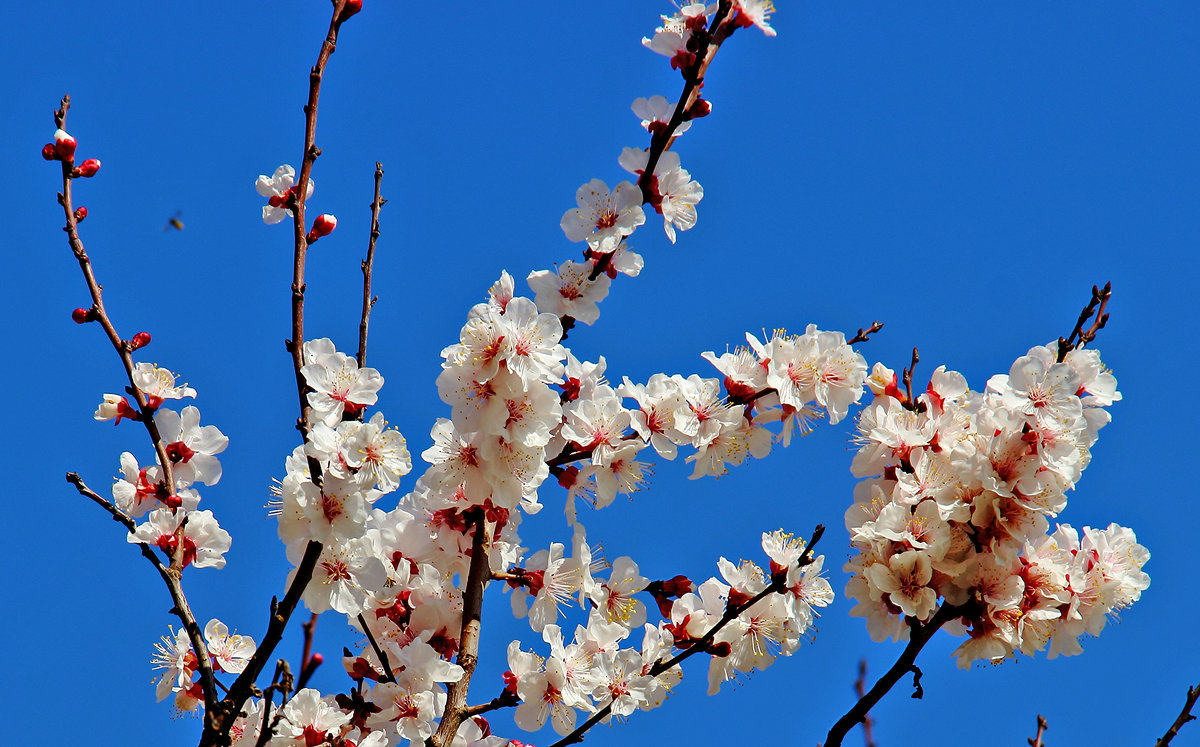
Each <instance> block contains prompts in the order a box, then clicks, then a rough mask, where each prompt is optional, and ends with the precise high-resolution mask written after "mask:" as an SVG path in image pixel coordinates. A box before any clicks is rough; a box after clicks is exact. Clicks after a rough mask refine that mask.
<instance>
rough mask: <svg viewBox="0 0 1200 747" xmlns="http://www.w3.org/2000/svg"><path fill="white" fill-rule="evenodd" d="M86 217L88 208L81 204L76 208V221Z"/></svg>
mask: <svg viewBox="0 0 1200 747" xmlns="http://www.w3.org/2000/svg"><path fill="white" fill-rule="evenodd" d="M86 217H87V208H85V207H84V206H83V205H80V206H79V207H77V208H75V222H76V223H78V222H79V221H81V220H83V219H84V218H86Z"/></svg>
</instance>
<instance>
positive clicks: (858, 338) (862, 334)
mask: <svg viewBox="0 0 1200 747" xmlns="http://www.w3.org/2000/svg"><path fill="white" fill-rule="evenodd" d="M881 329H883V322H881V321H878V320H876V321H875V322H873V323H872V324H871V326H870V327H867V328H866V329H865V330H864V329H863V328H862V327H859V328H858V334H856V335H855V336H854V337H851V338H850V339H849V340H846V344H847V345H853V344H855V343H858V342H866V341H867V340H868V339H870V337H871V335H873V334H875V333H876V332H878V331H879V330H881Z"/></svg>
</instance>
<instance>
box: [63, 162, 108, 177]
mask: <svg viewBox="0 0 1200 747" xmlns="http://www.w3.org/2000/svg"><path fill="white" fill-rule="evenodd" d="M63 160H64V161H65V160H69V159H65V158H64V159H63ZM99 170H100V159H99V158H89V159H88V160H86V161H84V162H83V163H81V164H79V166H78V167H77V168H76V169H75V176H83V177H88V176H95V175H96V172H97V171H99Z"/></svg>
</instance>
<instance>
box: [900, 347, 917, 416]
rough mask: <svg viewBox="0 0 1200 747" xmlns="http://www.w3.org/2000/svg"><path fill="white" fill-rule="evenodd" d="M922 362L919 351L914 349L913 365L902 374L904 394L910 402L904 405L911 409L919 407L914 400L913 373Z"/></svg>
mask: <svg viewBox="0 0 1200 747" xmlns="http://www.w3.org/2000/svg"><path fill="white" fill-rule="evenodd" d="M920 360H921V356H919V355H918V354H917V349H916V348H913V354H912V363H909V364H908V368H906V369H904V373H903V374H902V381H903V382H904V394H905V396H906V397H907V398H908V401H907V402H905V403H904V404H905V406H907V407H909V408H910V409H911V408H915V407H916V406H917V401H916V400H915V399H913V393H912V383H913V371H916V370H917V363H919V362H920Z"/></svg>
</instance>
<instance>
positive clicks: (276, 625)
mask: <svg viewBox="0 0 1200 747" xmlns="http://www.w3.org/2000/svg"><path fill="white" fill-rule="evenodd" d="M345 5H346V0H333V14H332V16H330V19H329V31H328V33H326V35H325V41H324V42H322V44H321V51H320V52H319V53H318V55H317V62H316V64H315V65H313V67H312V70H311V71H309V75H308V103H306V104H305V105H304V155H303V158H302V160H301V163H300V173H299V174H297V176H296V180H295V183H294V185H293V186H294V187H295V189H294V190H293V195H294V197H293V199H292V200H291V201H290V202H289V204H288V205H287V207H288V208H289V209H290V210H291V211H292V221H293V227H294V231H293V236H294V240H295V252H294V255H293V266H292V305H291V309H292V334H291V339H290V340H288V341H287V348H288V351H289V352H290V353H291V354H292V367H293V369H294V370H295V375H296V391H297V393H298V395H299V398H300V417H299V418H298V419H297V422H296V427H297V429H298V430H299V431H300V435H301V437H302V438H303V440H304V442H305V443H307V442H308V440H309V432H308V418H309V411H310V409H311V407H310V405H309V404H308V384H307V383H306V382H305V380H304V374H303V372H302V371H301V369H302V368H303V366H304V365H305V361H304V291H305V282H304V268H305V259H306V256H307V251H308V241H307V239H306V238H305V235H306V234H305V221H304V207H305V199H306V196H307V189H308V180H309V177H310V175H311V174H312V168H313V163H314V162H315V161H316V159H317V156H319V155H320V154H321V150H320V149H319V148H318V147H317V146H316V136H317V103H318V101H319V100H320V95H321V78H322V76H323V75H324V73H325V66H326V64H328V62H329V57H330V56H331V55H332V54H333V52H334V50H335V49H337V38H338V31H339V30H340V29H341V25H342V21H343V20H344V19H343V18H342V10H343V9H344V7H345ZM308 468H309V474H310V476H311V479H312V482H313V484H314V485H316V486H317V487H318V488H320V487H321V463H320V461H318V460H317V458H316V457H313V456H310V457H308ZM321 550H322V546H321V543H319V542H314V541H310V542H309V543H308V545H307V546H306V547H305V549H304V557H303V558H302V559H301V560H300V564H299V565H298V566H297V567H296V572H295V574H294V575H293V576H292V582H291V585H290V586H289V587H288V589H287V592H286V593H285V594H284V596H283V601H281V602H280V601H278V600H276V599H272V600H271V616H270V620H269V622H268V623H267V632H266V633H265V634H264V635H263V638H262V642H261V643H260V644H259V646H258V649H257V650H256V651H255V652H254V655H253V656H252V657H251V658H250V661H249V662H248V663H247V665H246V669H245V670H243V672H242V673H241V674H240V675H238V678H237V679H236V680H234V683H233V685H231V686H230V688H229V694H228V695H226V696H225V698H224V699H223V700H222V701H221V702H220V703H219V704H218V706H217V708H215V709H210V712H209V713H206V714H205V728H204V732H203V734H202V735H201V737H200V747H208V746H209V745H212V746H214V747H216V746H218V745H227V744H229V742H230V739H229V730H230V728H232V726H233V722H234V720H235V719H236V718H237V715H238V713H239V712H241V709H242V704H244V703H245V702H246V700H247V699H248V698H249V697H250V695H251V693H252V691H253V687H254V680H255V679H257V678H258V675H259V674H260V673H261V672H262V669H263V667H264V666H265V665H266V662H267V660H268V659H269V658H270V657H271V656H272V654H273V653H274V651H275V647H276V646H278V645H279V641H280V640H281V639H282V638H283V632H284V630H285V629H286V628H287V624H288V621H289V620H290V619H291V616H292V612H293V611H294V610H295V609H296V605H297V604H299V603H300V597H301V596H302V595H303V594H304V589H305V587H306V586H308V582H309V581H310V580H312V574H313V570H314V569H315V568H316V565H317V560H318V559H320V557H321Z"/></svg>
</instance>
